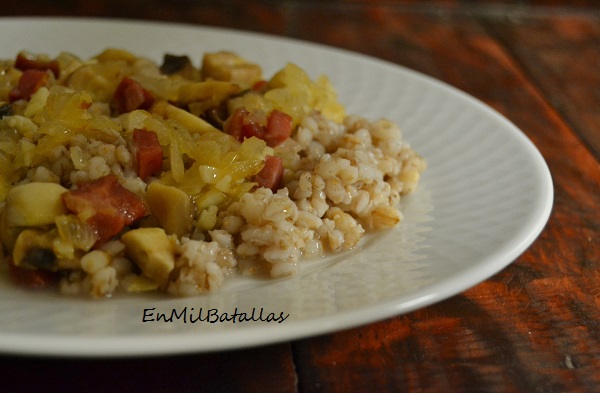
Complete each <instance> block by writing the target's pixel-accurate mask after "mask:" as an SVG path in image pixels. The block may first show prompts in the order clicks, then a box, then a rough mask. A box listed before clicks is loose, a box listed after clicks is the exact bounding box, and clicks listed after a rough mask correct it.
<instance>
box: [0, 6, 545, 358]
mask: <svg viewBox="0 0 600 393" xmlns="http://www.w3.org/2000/svg"><path fill="white" fill-rule="evenodd" d="M8 21H10V22H11V23H18V22H27V23H31V22H33V21H36V22H50V23H61V22H67V23H77V24H79V23H85V22H86V21H93V22H94V23H99V24H107V25H113V26H114V25H120V24H130V25H131V24H138V25H144V26H147V27H153V26H157V25H158V26H164V27H166V28H169V27H179V28H183V29H193V30H196V29H197V30H209V31H213V32H216V33H226V34H244V35H251V36H254V37H259V38H263V39H267V40H278V41H283V42H284V43H285V42H289V43H291V44H300V45H303V46H308V47H311V48H318V49H319V50H325V51H328V52H335V53H339V54H343V55H344V56H350V57H353V58H358V59H362V60H364V61H368V62H372V63H373V64H377V65H378V66H382V67H387V68H390V69H392V70H394V69H397V70H402V71H403V72H405V73H407V74H409V75H410V76H412V77H415V78H417V79H419V80H420V81H422V82H426V83H429V84H433V85H434V86H435V87H437V88H443V89H446V90H448V91H449V93H451V94H453V95H458V96H461V97H462V98H463V99H465V100H467V101H468V102H469V103H471V104H474V105H476V106H477V107H478V110H480V111H484V112H485V113H486V114H487V115H488V116H493V117H495V118H496V121H499V122H500V123H502V124H503V125H504V126H505V127H506V130H508V131H509V132H510V133H511V135H512V136H513V137H515V138H517V139H519V142H520V144H522V145H523V146H525V147H526V148H527V150H528V153H529V154H530V155H531V156H532V157H535V159H534V160H532V162H533V163H535V165H536V167H537V168H536V173H538V174H539V175H540V177H541V180H542V183H541V185H542V188H543V190H541V191H540V192H541V193H542V194H544V198H543V199H542V200H540V202H541V203H540V204H539V206H538V212H537V213H536V214H535V216H536V217H537V219H536V220H535V222H533V223H532V224H533V225H531V226H530V228H529V229H528V230H527V231H525V230H524V231H525V232H526V234H525V235H524V236H522V237H521V238H520V239H519V241H518V242H514V243H516V244H512V245H511V250H510V251H509V252H508V253H503V256H502V257H501V258H499V257H498V256H487V258H486V259H490V260H493V261H494V263H479V264H477V265H475V266H472V267H470V268H469V269H467V270H468V272H467V273H468V274H464V273H463V274H462V275H461V277H460V281H461V284H460V285H458V286H459V287H463V289H462V290H460V291H459V292H457V291H456V290H455V289H450V288H449V287H448V286H446V289H445V291H443V290H440V288H436V289H437V293H436V294H435V295H431V290H432V288H430V287H431V286H429V285H428V286H424V287H422V288H421V289H420V290H418V291H413V292H412V295H413V296H412V297H416V299H414V300H412V301H411V302H399V301H398V299H389V300H386V301H383V302H378V303H377V304H376V305H375V306H372V305H367V306H362V307H360V308H355V309H352V310H345V311H338V312H337V313H336V320H335V321H332V319H331V317H329V316H320V317H317V318H312V319H308V320H297V321H293V323H291V326H290V325H287V328H286V329H278V327H277V326H264V325H260V326H258V325H257V326H252V327H248V328H245V329H241V330H238V331H236V332H235V334H234V336H235V337H234V339H233V340H232V337H228V340H214V343H212V345H211V343H206V342H205V344H204V345H203V346H202V348H198V347H197V346H191V347H190V346H189V343H186V340H189V339H190V337H193V338H196V339H197V338H198V331H195V330H194V331H190V332H186V333H182V332H177V334H175V335H171V336H168V337H167V340H165V341H164V342H161V343H160V345H157V344H155V345H154V346H152V347H148V346H144V345H143V344H144V343H147V342H148V339H151V338H152V337H153V336H148V335H144V336H134V335H119V336H116V337H115V336H106V337H105V336H99V337H89V336H85V337H72V336H64V337H62V336H61V337H56V336H53V340H52V342H51V343H49V342H48V341H46V340H45V339H44V337H43V336H41V335H40V336H35V337H32V336H31V335H30V334H25V335H22V336H21V335H19V334H14V333H9V334H4V333H2V332H1V331H0V353H12V354H29V355H45V356H76V357H89V356H93V357H124V356H125V357H135V356H142V355H173V354H180V353H192V352H193V353H201V352H211V351H221V350H231V349H241V348H247V347H255V346H261V345H265V344H274V343H277V342H282V341H286V340H298V339H303V338H306V337H310V336H315V335H321V334H328V333H331V332H334V331H341V330H346V329H349V328H353V327H357V326H361V325H366V324H370V323H373V322H376V321H380V320H384V319H387V318H390V317H393V316H396V315H400V314H404V313H407V312H411V311H414V310H416V309H420V308H422V307H426V306H429V305H431V304H434V303H438V302H441V301H443V300H445V299H447V298H449V297H452V296H454V295H456V294H458V293H461V292H463V291H464V290H466V289H468V288H471V287H472V286H475V285H477V284H479V283H481V282H482V281H484V280H486V279H488V278H489V277H491V276H493V275H494V274H496V273H498V272H499V271H501V270H502V269H504V268H505V267H506V266H508V265H510V264H511V263H512V262H513V261H514V260H516V259H517V258H518V257H519V256H520V255H521V254H522V253H523V252H524V251H525V250H526V249H527V248H529V246H531V244H533V243H534V241H535V240H536V239H537V238H538V237H539V235H540V234H541V233H542V231H543V229H544V228H545V226H546V225H547V222H548V220H549V218H550V215H551V212H552V208H553V201H554V189H553V182H552V176H551V173H550V170H549V168H548V165H547V163H546V162H545V160H544V157H543V156H542V154H541V152H540V151H539V150H538V148H537V147H536V146H535V145H534V143H533V142H532V141H531V140H530V139H529V138H528V137H527V135H526V134H525V133H524V132H523V131H522V130H520V129H519V128H518V127H517V126H516V125H515V124H513V123H512V122H511V121H510V120H509V119H508V118H506V117H505V116H503V115H502V114H500V113H499V112H498V111H496V110H495V109H493V108H492V107H490V106H488V105H486V104H485V103H484V102H483V101H481V100H479V99H478V98H476V97H474V96H472V95H470V94H468V93H466V92H464V91H462V90H460V89H458V88H456V87H454V86H452V85H450V84H448V83H446V82H444V81H441V80H438V79H435V78H433V77H431V76H428V75H426V74H423V73H421V72H419V71H416V70H413V69H410V68H407V67H405V66H403V65H399V64H395V63H392V62H389V61H387V60H383V59H379V58H376V57H372V56H369V55H366V54H362V53H359V52H353V51H350V50H347V49H343V48H338V47H334V46H329V45H326V44H322V43H317V42H311V41H305V40H301V39H297V38H293V37H288V36H278V35H272V34H267V33H260V32H253V31H245V30H238V29H230V28H224V27H213V26H205V25H198V24H189V23H179V22H165V21H150V20H137V19H114V18H98V17H86V18H79V17H39V16H36V17H0V26H1V25H3V24H4V23H5V22H8ZM465 275H466V276H467V277H468V279H467V280H466V281H465ZM483 277H484V278H483ZM454 279H455V280H458V278H454ZM437 286H438V285H437V284H436V285H433V287H437ZM456 286H457V285H456V284H455V285H453V286H452V288H456ZM415 295H416V296H415ZM365 310H367V311H369V317H367V318H365ZM357 314H359V315H361V318H360V321H357V318H356V315H357ZM317 325H318V327H317ZM257 331H261V332H265V331H268V334H264V333H261V334H256V333H257ZM231 334H232V332H231V331H224V332H218V333H216V332H211V337H214V336H221V335H231ZM158 336H161V338H164V336H163V335H162V334H158ZM250 338H251V340H250ZM23 340H27V341H29V343H28V345H23ZM209 341H210V340H209ZM218 341H222V342H221V343H217V342H218ZM223 341H224V342H225V343H226V345H224V343H223ZM132 342H133V343H136V345H135V350H133V351H132V346H131V344H132ZM174 343H175V344H176V346H175V347H174V346H173V345H174ZM29 344H30V345H29ZM124 344H127V345H124ZM185 344H188V345H185Z"/></svg>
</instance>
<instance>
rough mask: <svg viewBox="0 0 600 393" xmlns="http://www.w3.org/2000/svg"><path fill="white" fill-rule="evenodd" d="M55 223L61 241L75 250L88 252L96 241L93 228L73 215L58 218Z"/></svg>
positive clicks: (96, 236)
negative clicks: (69, 244)
mask: <svg viewBox="0 0 600 393" xmlns="http://www.w3.org/2000/svg"><path fill="white" fill-rule="evenodd" d="M55 223H56V228H57V229H58V234H59V236H60V237H61V239H63V240H64V241H65V242H68V243H71V244H72V245H73V247H75V248H76V249H79V250H84V251H89V250H90V249H91V248H92V247H93V246H94V244H95V243H96V240H98V234H97V233H96V231H95V230H94V228H92V227H91V226H90V225H88V224H87V223H85V222H83V221H81V220H80V219H78V218H77V217H75V216H73V215H62V216H58V217H56V219H55Z"/></svg>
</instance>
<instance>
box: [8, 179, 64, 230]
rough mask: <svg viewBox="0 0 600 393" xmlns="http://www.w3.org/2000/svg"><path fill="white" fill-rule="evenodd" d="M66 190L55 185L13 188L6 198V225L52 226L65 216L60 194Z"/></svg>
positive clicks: (40, 184) (24, 185) (32, 185)
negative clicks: (58, 217)
mask: <svg viewBox="0 0 600 393" xmlns="http://www.w3.org/2000/svg"><path fill="white" fill-rule="evenodd" d="M67 191H68V190H67V189H66V188H64V187H63V186H61V185H60V184H56V183H39V182H34V183H28V184H23V185H20V186H16V187H13V188H12V189H11V190H10V191H9V192H8V194H7V196H6V225H8V226H11V227H16V226H21V227H34V226H44V225H50V224H54V220H55V218H56V217H57V216H60V215H62V214H66V212H67V210H66V209H65V206H64V204H63V201H62V194H63V193H65V192H67Z"/></svg>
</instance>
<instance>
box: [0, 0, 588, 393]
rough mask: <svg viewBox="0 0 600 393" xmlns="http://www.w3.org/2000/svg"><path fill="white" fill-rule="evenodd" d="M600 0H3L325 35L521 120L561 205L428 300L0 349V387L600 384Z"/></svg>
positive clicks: (359, 388)
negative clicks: (332, 315)
mask: <svg viewBox="0 0 600 393" xmlns="http://www.w3.org/2000/svg"><path fill="white" fill-rule="evenodd" d="M599 3H600V2H597V1H583V0H581V1H569V2H567V1H550V0H548V1H543V0H539V1H536V0H531V1H458V0H457V1H451V0H448V1H442V0H440V1H428V2H427V1H391V0H390V1H367V0H365V1H335V0H330V1H317V0H314V1H291V0H290V1H285V0H283V1H234V0H231V1H221V2H210V1H194V0H170V1H167V0H131V1H119V0H105V1H102V0H91V1H75V0H69V1H57V0H55V1H52V0H37V1H33V0H31V1H17V0H4V1H3V4H2V5H1V6H0V15H1V16H12V15H69V16H102V17H115V18H136V19H150V20H164V21H176V22H184V23H190V24H202V25H210V26H222V27H229V28H236V29H242V30H250V31H260V32H266V33H270V34H276V35H282V36H290V37H296V38H300V39H304V40H309V41H315V42H321V43H326V44H329V45H334V46H338V47H342V48H347V49H351V50H354V51H357V52H360V53H365V54H368V55H372V56H376V57H379V58H382V59H386V60H389V61H392V62H394V63H397V64H401V65H404V66H407V67H410V68H413V69H415V70H418V71H420V72H423V73H425V74H428V75H431V76H433V77H435V78H438V79H440V80H443V81H445V82H447V83H450V84H452V85H454V86H456V87H458V88H460V89H462V90H464V91H466V92H467V93H469V94H472V95H474V96H475V97H477V98H479V99H481V100H482V101H484V102H486V103H487V104H489V105H490V106H492V107H493V108H495V109H497V110H498V111H500V112H501V113H502V114H504V115H505V116H506V117H508V118H509V119H510V120H512V121H513V122H514V123H515V124H516V125H517V126H518V127H519V128H521V129H522V130H523V131H524V132H525V133H526V134H527V136H528V137H529V138H530V139H531V140H532V141H533V142H534V143H535V145H536V146H537V147H538V149H539V150H540V151H541V153H542V154H543V156H544V158H545V159H546V161H547V163H548V165H549V167H550V170H551V172H552V176H553V181H554V186H555V204H554V208H553V212H552V215H551V218H550V221H549V223H548V225H547V227H546V228H545V230H544V231H543V232H542V234H541V236H540V237H539V238H538V239H537V241H536V242H535V243H534V244H533V245H532V246H531V247H530V248H529V249H528V250H527V251H526V252H525V253H524V254H523V255H522V256H520V257H519V258H518V259H517V260H516V261H515V262H514V263H513V264H512V265H510V266H509V267H507V268H506V269H504V270H503V271H502V272H500V273H498V274H497V275H495V276H494V277H492V278H490V279H489V280H487V281H485V282H483V283H481V284H479V285H477V286H475V287H474V288H472V289H469V290H467V291H466V292H464V293H462V294H460V295H457V296H455V297H453V298H451V299H449V300H446V301H444V302H442V303H439V304H436V305H433V306H431V307H427V308H425V309H422V310H419V311H416V312H412V313H409V314H406V315H401V316H398V317H395V318H391V319H388V320H384V321H381V322H378V323H374V324H370V325H368V326H364V327H360V328H356V329H351V330H348V331H343V332H338V333H334V334H329V335H324V336H320V337H314V338H309V339H304V340H298V341H293V342H286V343H282V344H278V345H271V346H264V347H258V348H251V349H246V350H236V351H229V352H221V353H212V354H200V355H185V356H172V357H156V358H152V357H151V358H144V359H100V360H93V359H87V360H80V359H48V358H32V357H19V356H0V384H1V385H0V386H2V387H1V388H0V390H3V391H15V392H19V391H78V392H87V391H111V392H113V391H114V392H117V391H131V392H133V391H136V392H137V391H142V392H148V393H150V392H196V391H197V392H205V391H206V392H212V391H225V392H237V391H240V392H403V391H411V392H527V393H531V392H599V391H600V246H599V242H600V212H599V208H600V203H599V202H600V4H599ZM0 34H1V32H0ZM0 317H1V318H10V316H9V315H2V316H0ZM5 387H9V389H8V390H5Z"/></svg>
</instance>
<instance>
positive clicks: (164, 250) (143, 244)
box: [121, 228, 175, 286]
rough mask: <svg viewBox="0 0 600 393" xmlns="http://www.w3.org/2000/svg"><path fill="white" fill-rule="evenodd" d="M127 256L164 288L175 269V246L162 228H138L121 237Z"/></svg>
mask: <svg viewBox="0 0 600 393" xmlns="http://www.w3.org/2000/svg"><path fill="white" fill-rule="evenodd" d="M121 241H122V242H123V243H124V244H125V251H126V253H127V255H129V257H130V258H131V259H132V260H133V261H134V262H135V263H136V264H137V265H138V267H139V268H140V269H141V270H142V273H143V274H144V275H145V276H146V277H148V278H151V279H152V280H154V281H156V282H157V283H158V284H159V285H161V286H163V285H165V284H166V283H167V281H168V279H169V274H170V273H171V271H172V270H173V268H174V267H175V259H174V257H173V245H172V243H171V242H170V241H169V238H168V237H167V234H166V233H165V231H164V230H163V229H161V228H138V229H134V230H131V231H129V232H127V233H125V234H124V235H123V236H121Z"/></svg>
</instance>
